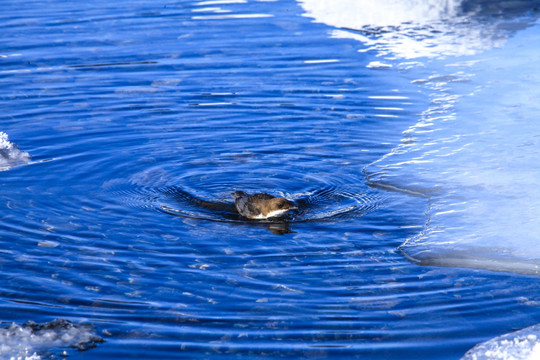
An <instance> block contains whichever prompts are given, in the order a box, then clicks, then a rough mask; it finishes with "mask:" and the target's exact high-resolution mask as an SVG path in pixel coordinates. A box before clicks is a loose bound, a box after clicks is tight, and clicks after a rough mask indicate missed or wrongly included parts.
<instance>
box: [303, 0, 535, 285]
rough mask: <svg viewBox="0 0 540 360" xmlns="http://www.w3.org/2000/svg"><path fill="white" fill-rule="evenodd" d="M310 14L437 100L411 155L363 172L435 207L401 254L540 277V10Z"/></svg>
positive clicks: (400, 149) (353, 4)
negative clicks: (539, 45)
mask: <svg viewBox="0 0 540 360" xmlns="http://www.w3.org/2000/svg"><path fill="white" fill-rule="evenodd" d="M301 3H302V5H303V6H304V9H305V10H306V14H307V16H312V17H314V18H315V19H316V21H318V22H323V23H326V24H329V25H331V26H333V27H337V28H340V29H334V30H331V33H332V34H333V35H334V36H336V31H337V32H341V33H340V34H341V35H342V36H347V34H349V35H350V37H352V38H355V39H357V40H360V41H362V42H363V46H364V47H368V48H369V49H370V50H373V51H375V52H376V53H377V56H378V57H379V58H380V60H379V61H382V62H386V63H390V65H393V67H392V70H390V71H401V72H403V73H404V74H406V76H407V77H408V78H409V79H411V83H412V85H413V86H418V89H419V90H420V91H422V92H423V93H425V94H427V96H428V97H429V98H430V104H429V106H428V107H427V109H426V110H425V111H424V112H423V113H422V114H420V115H419V116H418V118H417V119H411V124H413V125H412V126H411V127H410V128H409V129H408V130H407V131H405V132H404V133H403V140H402V143H401V144H399V145H398V146H397V147H396V148H394V150H393V151H392V152H391V153H389V154H387V155H386V156H384V157H383V158H382V159H380V160H379V161H377V162H375V163H374V164H371V165H369V166H367V167H366V169H365V171H366V175H367V177H368V180H369V181H370V182H371V184H372V185H374V186H378V187H382V188H387V189H390V190H399V191H404V192H407V193H410V194H414V195H418V196H426V197H429V199H430V207H429V209H428V210H427V213H426V215H427V220H426V226H425V229H424V231H422V232H421V233H420V234H418V235H417V236H416V237H414V238H412V239H408V240H407V241H406V243H405V244H403V246H401V250H402V251H403V252H404V254H406V256H408V257H409V259H411V260H412V261H415V262H417V263H419V264H422V265H437V266H460V267H472V268H482V269H489V270H495V271H510V272H518V273H525V274H534V275H539V274H540V269H539V267H540V246H539V245H540V235H539V234H540V220H539V215H540V188H539V187H538V185H537V182H538V179H540V162H539V161H538V159H540V142H539V139H540V105H539V104H540V86H539V85H538V84H540V50H539V48H538V47H537V46H529V45H530V44H539V43H540V36H539V35H538V34H540V26H539V25H538V23H537V22H536V17H537V16H538V14H537V12H536V11H533V7H534V6H537V5H538V4H537V2H536V1H528V2H523V1H505V2H497V6H496V7H493V6H492V2H491V3H490V2H487V1H472V0H469V1H463V2H460V1H440V2H439V1H409V2H407V4H406V6H405V5H403V3H402V2H399V1H390V0H384V1H381V2H365V1H364V2H363V1H352V0H351V1H349V0H339V1H336V2H332V6H329V5H325V4H326V2H324V1H318V0H303V1H302V2H301ZM366 14H367V15H366ZM376 14H381V19H379V17H377V16H376ZM388 14H394V15H388ZM385 19H391V20H390V21H388V20H385ZM404 21H405V22H406V23H402V22H404ZM381 27H382V28H381ZM351 28H352V30H351ZM344 33H347V34H344ZM393 40H395V41H393ZM363 50H364V49H362V46H360V51H363ZM405 50H406V51H405ZM464 55H465V56H464ZM458 56H459V57H458ZM410 58H415V59H416V61H415V62H410V61H408V60H407V61H406V60H404V59H410ZM400 59H401V60H400Z"/></svg>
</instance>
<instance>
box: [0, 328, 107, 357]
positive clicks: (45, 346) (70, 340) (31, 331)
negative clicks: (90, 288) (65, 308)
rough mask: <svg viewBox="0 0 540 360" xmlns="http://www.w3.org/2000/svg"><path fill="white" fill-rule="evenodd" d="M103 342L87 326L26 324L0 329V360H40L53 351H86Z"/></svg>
mask: <svg viewBox="0 0 540 360" xmlns="http://www.w3.org/2000/svg"><path fill="white" fill-rule="evenodd" d="M101 342H103V339H101V338H100V337H99V336H97V335H95V334H94V329H93V327H92V326H91V325H88V324H83V325H74V324H72V323H71V322H69V321H67V320H62V319H59V320H54V321H51V322H48V323H45V324H36V323H35V322H28V323H26V324H23V325H19V324H15V323H13V324H11V325H9V326H7V327H1V328H0V359H10V360H42V359H48V358H49V357H47V356H48V355H43V354H44V353H48V352H50V351H52V349H54V348H66V347H71V348H77V349H79V350H86V349H88V348H91V347H94V346H95V344H97V343H101Z"/></svg>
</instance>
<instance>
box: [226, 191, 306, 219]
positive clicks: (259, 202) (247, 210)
mask: <svg viewBox="0 0 540 360" xmlns="http://www.w3.org/2000/svg"><path fill="white" fill-rule="evenodd" d="M231 196H232V197H233V198H234V205H235V206H236V210H237V211H238V213H239V214H240V215H242V216H244V217H247V218H248V219H268V218H274V217H281V216H283V215H285V213H287V211H289V210H294V209H296V207H295V206H294V204H293V203H291V202H289V201H288V200H287V199H285V198H282V197H275V196H272V195H269V194H265V193H257V194H252V195H250V194H246V193H245V192H243V191H236V192H233V193H232V194H231Z"/></svg>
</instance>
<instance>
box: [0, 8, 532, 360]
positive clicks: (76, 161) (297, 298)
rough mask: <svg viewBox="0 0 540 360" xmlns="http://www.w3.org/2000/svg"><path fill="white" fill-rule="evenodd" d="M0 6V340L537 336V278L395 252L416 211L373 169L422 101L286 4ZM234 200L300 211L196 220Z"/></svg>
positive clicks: (254, 352) (284, 350)
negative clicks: (77, 330) (7, 147)
mask: <svg viewBox="0 0 540 360" xmlns="http://www.w3.org/2000/svg"><path fill="white" fill-rule="evenodd" d="M0 8H1V9H2V11H1V12H0V17H1V21H0V24H1V28H2V34H3V35H2V39H1V40H0V43H1V44H2V46H1V47H0V55H1V57H0V81H1V83H2V86H1V87H0V111H1V112H0V114H1V115H0V116H1V117H0V119H1V120H0V131H2V132H5V133H6V134H8V135H9V140H10V141H11V142H13V143H16V144H17V145H18V147H19V148H20V149H22V150H24V151H26V152H28V153H29V154H30V155H31V156H32V159H31V162H30V163H29V164H26V165H18V166H15V167H13V168H11V169H9V170H7V171H3V172H0V209H1V210H0V274H1V277H0V308H1V310H0V321H2V323H3V324H5V325H6V326H7V325H9V324H10V323H12V322H15V323H18V324H22V323H25V322H28V321H35V322H36V323H45V322H49V321H52V320H54V319H57V318H62V319H67V320H69V321H70V322H72V323H74V324H79V323H85V324H92V325H93V326H94V329H95V333H96V334H97V335H99V336H100V337H102V338H103V339H104V340H105V342H104V343H102V344H99V345H97V347H96V348H94V349H90V350H87V351H84V352H78V351H77V350H75V349H70V348H69V345H70V344H69V343H66V344H64V345H65V346H61V345H58V344H55V345H54V346H53V347H51V348H50V349H47V350H40V351H39V352H38V354H37V356H39V357H40V358H44V359H48V358H50V357H51V354H52V355H53V356H56V355H58V354H59V353H61V352H62V351H67V352H68V353H69V357H70V358H73V359H184V358H190V359H192V358H199V359H229V358H230V359H233V358H238V357H245V358H252V359H258V358H269V359H271V358H291V359H303V358H344V359H351V358H362V359H459V358H460V357H461V356H463V354H464V353H465V352H466V351H467V350H468V349H470V348H471V347H473V346H474V345H475V344H477V343H479V342H481V341H484V340H487V339H489V338H492V337H494V336H497V335H501V334H504V333H507V332H510V331H513V330H517V329H521V328H524V327H527V326H531V325H534V324H537V323H540V308H539V307H538V304H540V291H539V288H540V279H539V278H538V277H535V276H525V275H517V274H512V273H503V272H500V273H497V272H492V271H487V270H473V269H466V268H451V267H447V268H440V267H430V266H425V267H424V266H419V265H417V264H414V263H412V262H410V261H409V260H408V259H407V258H406V257H405V256H404V255H403V254H402V253H401V252H399V251H398V250H397V248H398V247H399V246H400V245H401V244H402V243H403V242H404V241H405V240H406V239H408V238H411V237H414V236H416V235H417V234H418V233H419V232H420V231H422V229H423V228H424V225H425V223H426V217H425V212H426V211H427V210H428V199H427V198H426V197H424V196H413V195H410V194H406V193H402V192H392V191H388V190H387V189H384V188H380V187H374V186H369V185H368V183H367V180H366V177H365V174H364V167H366V166H367V165H368V164H371V163H373V162H375V161H377V160H378V159H381V158H382V157H383V156H385V155H387V154H388V153H389V152H391V151H392V149H394V148H395V147H396V146H397V145H398V144H399V143H400V141H401V138H402V132H403V131H405V130H407V129H408V128H409V127H410V126H411V125H412V124H414V123H416V121H417V120H418V118H419V116H420V114H421V113H422V112H423V111H425V109H426V108H427V107H428V106H429V102H430V99H429V93H428V92H427V90H422V88H421V87H418V86H417V85H416V84H413V83H411V79H410V74H404V73H401V72H399V71H387V70H384V69H373V68H372V67H370V66H368V65H369V64H370V63H372V62H373V61H376V60H377V59H378V58H377V57H376V54H375V53H374V52H369V51H368V52H359V51H358V48H359V46H360V45H359V43H358V42H357V41H355V40H354V39H346V38H341V39H337V38H332V37H329V36H328V26H327V25H325V24H321V23H316V22H313V21H312V19H310V18H308V17H305V16H302V14H303V12H304V10H303V9H302V8H301V7H300V5H299V4H298V3H296V2H294V1H292V0H291V1H289V0H286V1H275V2H262V1H260V2H257V1H230V2H222V1H201V2H192V1H136V2H133V1H124V0H121V1H103V0H98V1H88V2H58V1H46V0H45V1H32V0H30V1H25V2H19V1H4V2H3V3H2V5H0ZM236 190H243V191H247V192H255V191H263V192H268V193H271V194H274V195H280V196H285V197H287V198H289V199H291V200H294V201H296V202H297V203H298V204H299V205H300V206H299V207H300V209H299V210H298V212H296V213H295V214H292V215H291V216H290V217H289V218H288V222H287V223H282V222H279V223H258V222H250V221H244V220H242V219H240V218H238V217H237V216H235V214H234V213H231V212H230V211H227V210H223V209H222V208H219V209H216V208H213V207H212V206H203V205H204V204H216V203H232V198H231V197H230V193H232V192H233V191H236ZM201 204H202V205H201ZM21 341H25V340H24V339H23V340H21ZM0 345H1V344H0Z"/></svg>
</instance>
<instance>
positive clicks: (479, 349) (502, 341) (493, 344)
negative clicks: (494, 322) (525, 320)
mask: <svg viewBox="0 0 540 360" xmlns="http://www.w3.org/2000/svg"><path fill="white" fill-rule="evenodd" d="M539 339H540V325H535V326H531V327H528V328H525V329H522V330H519V331H516V332H512V333H509V334H505V335H501V336H498V337H496V338H494V339H491V340H488V341H486V342H484V343H481V344H478V345H476V346H475V347H474V348H472V349H471V350H469V351H468V352H467V353H466V354H465V356H463V357H462V358H461V360H539V359H540V342H539Z"/></svg>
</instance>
